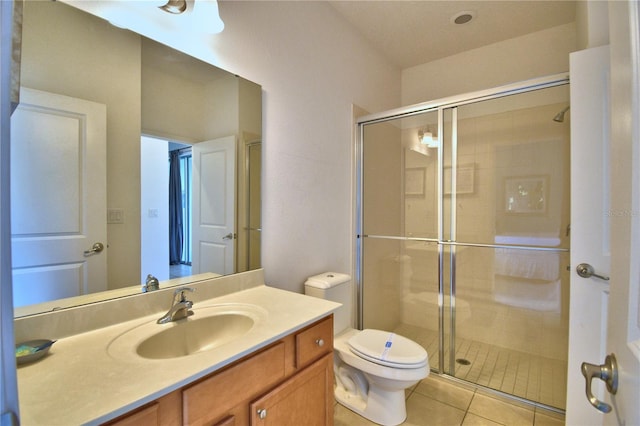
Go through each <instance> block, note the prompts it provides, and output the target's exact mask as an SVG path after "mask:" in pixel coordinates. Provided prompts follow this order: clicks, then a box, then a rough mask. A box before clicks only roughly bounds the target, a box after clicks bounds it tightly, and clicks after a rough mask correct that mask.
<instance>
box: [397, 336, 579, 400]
mask: <svg viewBox="0 0 640 426" xmlns="http://www.w3.org/2000/svg"><path fill="white" fill-rule="evenodd" d="M395 331H396V333H398V334H401V335H404V336H407V337H409V338H410V339H413V340H415V341H416V342H418V343H419V344H421V345H422V346H423V347H424V348H425V349H426V350H427V353H428V354H429V362H430V364H431V368H432V369H437V368H438V357H437V355H435V356H433V354H438V334H437V332H435V331H432V330H428V329H425V328H420V327H415V326H409V325H401V326H400V327H398V328H396V330H395ZM444 359H445V370H446V369H448V360H449V350H448V348H447V350H445V353H444ZM455 359H465V360H467V361H469V362H470V364H469V365H461V364H456V369H455V372H456V373H455V377H457V378H459V379H462V380H465V381H468V382H471V383H475V384H478V385H481V386H486V387H488V388H491V389H496V390H499V391H502V392H505V393H507V394H510V395H515V396H518V397H520V398H524V399H528V400H530V401H534V402H538V403H541V404H544V405H547V406H550V407H555V408H559V409H562V410H563V409H564V408H565V401H566V381H567V377H566V374H567V363H566V361H561V360H557V359H552V358H545V357H541V356H536V355H532V354H528V353H526V352H521V351H515V350H511V349H507V348H502V347H499V346H495V345H489V344H486V343H482V342H477V341H473V340H469V339H462V338H458V339H457V345H456V354H455Z"/></svg>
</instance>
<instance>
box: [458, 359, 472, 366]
mask: <svg viewBox="0 0 640 426" xmlns="http://www.w3.org/2000/svg"><path fill="white" fill-rule="evenodd" d="M456 363H458V364H460V365H471V361H469V360H468V359H464V358H458V359H456Z"/></svg>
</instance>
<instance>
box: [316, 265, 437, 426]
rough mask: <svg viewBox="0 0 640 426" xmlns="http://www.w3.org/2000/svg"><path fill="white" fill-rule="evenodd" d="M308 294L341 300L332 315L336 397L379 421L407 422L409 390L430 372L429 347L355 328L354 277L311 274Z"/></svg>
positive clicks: (360, 412) (398, 337)
mask: <svg viewBox="0 0 640 426" xmlns="http://www.w3.org/2000/svg"><path fill="white" fill-rule="evenodd" d="M305 293H306V294H307V295H309V296H314V297H319V298H322V299H327V300H331V301H334V302H338V303H342V307H341V308H339V309H338V311H336V312H335V313H334V343H333V345H334V351H335V352H334V354H335V355H334V374H335V379H336V383H335V397H336V400H337V401H338V402H339V403H340V404H342V405H344V406H345V407H347V408H349V409H350V410H352V411H355V412H356V413H358V414H360V415H361V416H363V417H366V418H367V419H369V420H371V421H372V422H375V423H378V424H381V425H398V424H400V423H402V422H404V421H405V419H406V417H407V409H406V406H405V393H404V391H405V389H407V388H408V387H410V386H413V385H414V384H416V383H417V382H419V381H420V380H422V379H424V378H425V377H427V376H428V375H429V360H428V357H427V351H425V350H424V348H422V346H420V345H418V344H417V343H415V342H414V341H412V340H409V339H407V338H405V337H402V336H400V335H397V334H395V333H391V332H389V331H382V330H371V329H368V330H362V331H360V330H355V329H353V328H351V311H352V294H353V288H352V284H351V277H350V276H349V275H346V274H341V273H337V272H326V273H324V274H320V275H315V276H313V277H310V278H309V279H308V280H307V281H306V283H305Z"/></svg>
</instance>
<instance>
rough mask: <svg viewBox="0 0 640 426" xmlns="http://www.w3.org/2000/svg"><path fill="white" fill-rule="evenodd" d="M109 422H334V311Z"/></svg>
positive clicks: (321, 425)
mask: <svg viewBox="0 0 640 426" xmlns="http://www.w3.org/2000/svg"><path fill="white" fill-rule="evenodd" d="M110 424H111V425H117V426H126V425H136V426H139V425H180V424H184V425H215V426H231V425H234V426H241V425H242V426H244V425H278V426H287V425H291V426H298V425H305V426H306V425H309V426H312V425H318V426H327V425H329V426H330V425H333V316H332V315H330V316H328V317H325V318H323V319H321V320H320V321H318V322H316V323H314V324H311V325H310V326H308V327H306V328H303V329H301V330H298V331H296V332H293V333H292V334H290V335H287V336H285V337H284V338H282V339H280V340H278V341H277V342H275V343H273V344H271V345H269V346H267V347H266V348H263V349H261V350H259V351H257V352H255V353H252V354H250V355H247V356H246V357H244V358H242V359H240V360H238V361H236V362H234V363H233V364H230V365H228V366H226V367H224V368H223V369H221V370H219V371H217V372H215V373H213V374H211V375H210V376H207V377H205V378H203V379H200V380H198V381H196V382H194V383H192V384H190V385H187V386H185V387H183V388H182V389H179V390H177V391H174V392H172V393H170V394H169V395H166V396H165V397H163V398H160V399H159V400H157V401H154V402H153V403H151V404H147V405H146V406H144V407H141V408H139V409H137V410H136V411H134V412H132V413H128V414H126V415H124V416H122V417H120V418H118V419H116V420H115V421H114V422H112V423H110Z"/></svg>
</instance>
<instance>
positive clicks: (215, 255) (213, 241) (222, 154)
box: [192, 136, 236, 275]
mask: <svg viewBox="0 0 640 426" xmlns="http://www.w3.org/2000/svg"><path fill="white" fill-rule="evenodd" d="M192 155H193V180H192V185H193V191H192V192H193V208H192V215H193V221H192V226H193V240H192V244H193V247H192V250H193V251H192V255H193V259H192V268H193V273H194V274H197V273H203V272H214V273H217V274H222V275H226V274H231V273H233V272H234V270H235V191H236V183H235V164H236V139H235V136H227V137H224V138H220V139H215V140H211V141H206V142H200V143H197V144H195V145H193V148H192Z"/></svg>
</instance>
